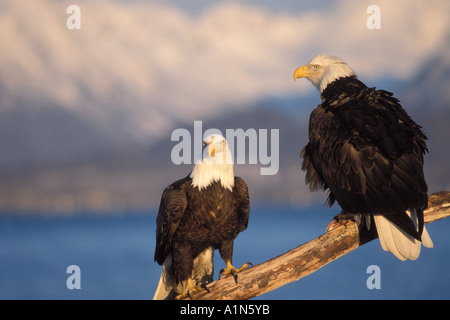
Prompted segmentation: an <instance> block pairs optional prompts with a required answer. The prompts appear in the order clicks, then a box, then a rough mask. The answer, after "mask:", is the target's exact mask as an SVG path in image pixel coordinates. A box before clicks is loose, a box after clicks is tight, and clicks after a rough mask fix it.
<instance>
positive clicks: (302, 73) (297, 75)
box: [294, 66, 310, 80]
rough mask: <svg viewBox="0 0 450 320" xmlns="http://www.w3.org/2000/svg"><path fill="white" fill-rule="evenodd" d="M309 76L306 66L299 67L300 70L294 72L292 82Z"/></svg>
mask: <svg viewBox="0 0 450 320" xmlns="http://www.w3.org/2000/svg"><path fill="white" fill-rule="evenodd" d="M308 75H310V71H309V68H308V66H301V67H300V68H297V69H296V70H295V72H294V80H296V79H298V78H304V77H307V76H308Z"/></svg>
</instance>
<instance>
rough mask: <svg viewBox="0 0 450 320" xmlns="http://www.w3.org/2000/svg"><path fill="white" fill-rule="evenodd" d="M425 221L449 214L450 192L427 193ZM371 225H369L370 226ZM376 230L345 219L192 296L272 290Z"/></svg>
mask: <svg viewBox="0 0 450 320" xmlns="http://www.w3.org/2000/svg"><path fill="white" fill-rule="evenodd" d="M428 202H429V203H428V209H427V210H426V211H425V212H424V215H425V223H431V222H433V221H436V220H440V219H444V218H446V217H448V216H450V192H449V191H441V192H438V193H435V194H432V195H431V196H429V201H428ZM372 229H373V228H372ZM377 237H378V236H377V234H376V232H373V231H372V232H368V231H367V230H366V229H365V228H362V229H361V233H360V231H359V230H358V227H357V225H356V223H354V222H353V221H349V220H345V221H344V222H343V223H342V224H339V225H338V226H337V227H336V228H334V229H332V230H330V231H328V232H326V233H325V234H323V235H321V236H319V237H318V238H316V239H313V240H311V241H309V242H307V243H305V244H303V245H300V246H298V247H297V248H295V249H292V250H289V251H288V252H286V253H284V254H282V255H280V256H278V257H275V258H273V259H270V260H269V261H266V262H263V263H261V264H259V265H256V266H254V267H252V268H249V269H246V270H244V271H242V272H240V273H239V281H238V284H236V283H235V281H234V279H233V277H232V276H226V277H223V278H221V279H220V280H217V281H214V282H212V283H211V284H209V285H208V288H209V291H210V293H208V292H206V291H204V292H200V293H198V294H196V295H194V299H196V300H231V299H233V300H243V299H250V298H253V297H256V296H258V295H261V294H264V293H266V292H269V291H272V290H275V289H277V288H279V287H282V286H284V285H286V284H288V283H290V282H293V281H297V280H299V279H301V278H303V277H306V276H307V275H309V274H311V273H313V272H315V271H316V270H318V269H320V268H321V267H323V266H325V265H326V264H328V263H330V262H332V261H334V260H336V259H338V258H339V257H341V256H343V255H345V254H347V253H349V252H350V251H353V250H355V249H356V248H358V247H359V246H361V245H363V244H365V243H367V242H369V241H371V240H373V239H376V238H377Z"/></svg>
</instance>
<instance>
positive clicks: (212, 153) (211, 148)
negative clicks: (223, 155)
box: [208, 143, 216, 157]
mask: <svg viewBox="0 0 450 320" xmlns="http://www.w3.org/2000/svg"><path fill="white" fill-rule="evenodd" d="M208 154H209V156H210V157H214V156H215V155H216V149H215V148H214V145H213V144H212V143H210V144H209V145H208Z"/></svg>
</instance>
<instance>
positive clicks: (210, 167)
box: [190, 134, 234, 191]
mask: <svg viewBox="0 0 450 320" xmlns="http://www.w3.org/2000/svg"><path fill="white" fill-rule="evenodd" d="M203 147H204V150H203V160H199V161H198V162H197V163H196V164H195V166H194V169H193V170H192V173H191V175H190V177H191V178H192V185H193V186H194V187H197V188H198V189H199V190H201V189H202V188H206V187H207V186H209V185H210V184H211V183H213V182H214V181H220V183H221V184H222V186H223V187H224V188H227V189H229V190H230V191H231V190H232V189H233V186H234V171H233V156H232V154H231V151H230V148H229V147H228V143H227V141H226V140H225V138H224V137H222V136H221V135H219V134H213V135H210V136H208V137H207V138H206V139H205V140H204V141H203Z"/></svg>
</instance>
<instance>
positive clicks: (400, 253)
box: [374, 210, 433, 261]
mask: <svg viewBox="0 0 450 320" xmlns="http://www.w3.org/2000/svg"><path fill="white" fill-rule="evenodd" d="M407 213H408V215H409V216H410V218H411V220H412V221H413V222H414V224H415V225H416V228H417V214H416V212H415V211H414V210H412V211H409V210H408V211H407ZM374 219H375V224H376V226H377V232H378V237H379V239H380V244H381V247H382V248H383V250H385V251H389V252H391V253H392V254H394V255H395V256H396V257H397V258H398V259H400V260H402V261H404V260H406V259H410V260H416V259H417V258H418V257H419V255H420V249H421V245H422V244H423V245H424V246H425V247H428V248H432V247H433V242H432V241H431V238H430V235H429V234H428V232H427V230H426V228H425V226H424V228H423V232H422V242H420V241H418V240H417V239H414V238H413V237H411V236H410V235H409V234H407V233H405V232H404V231H403V230H401V229H400V228H399V227H397V226H396V225H395V224H393V223H392V222H391V221H389V220H388V219H386V218H385V217H383V216H379V215H375V216H374Z"/></svg>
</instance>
